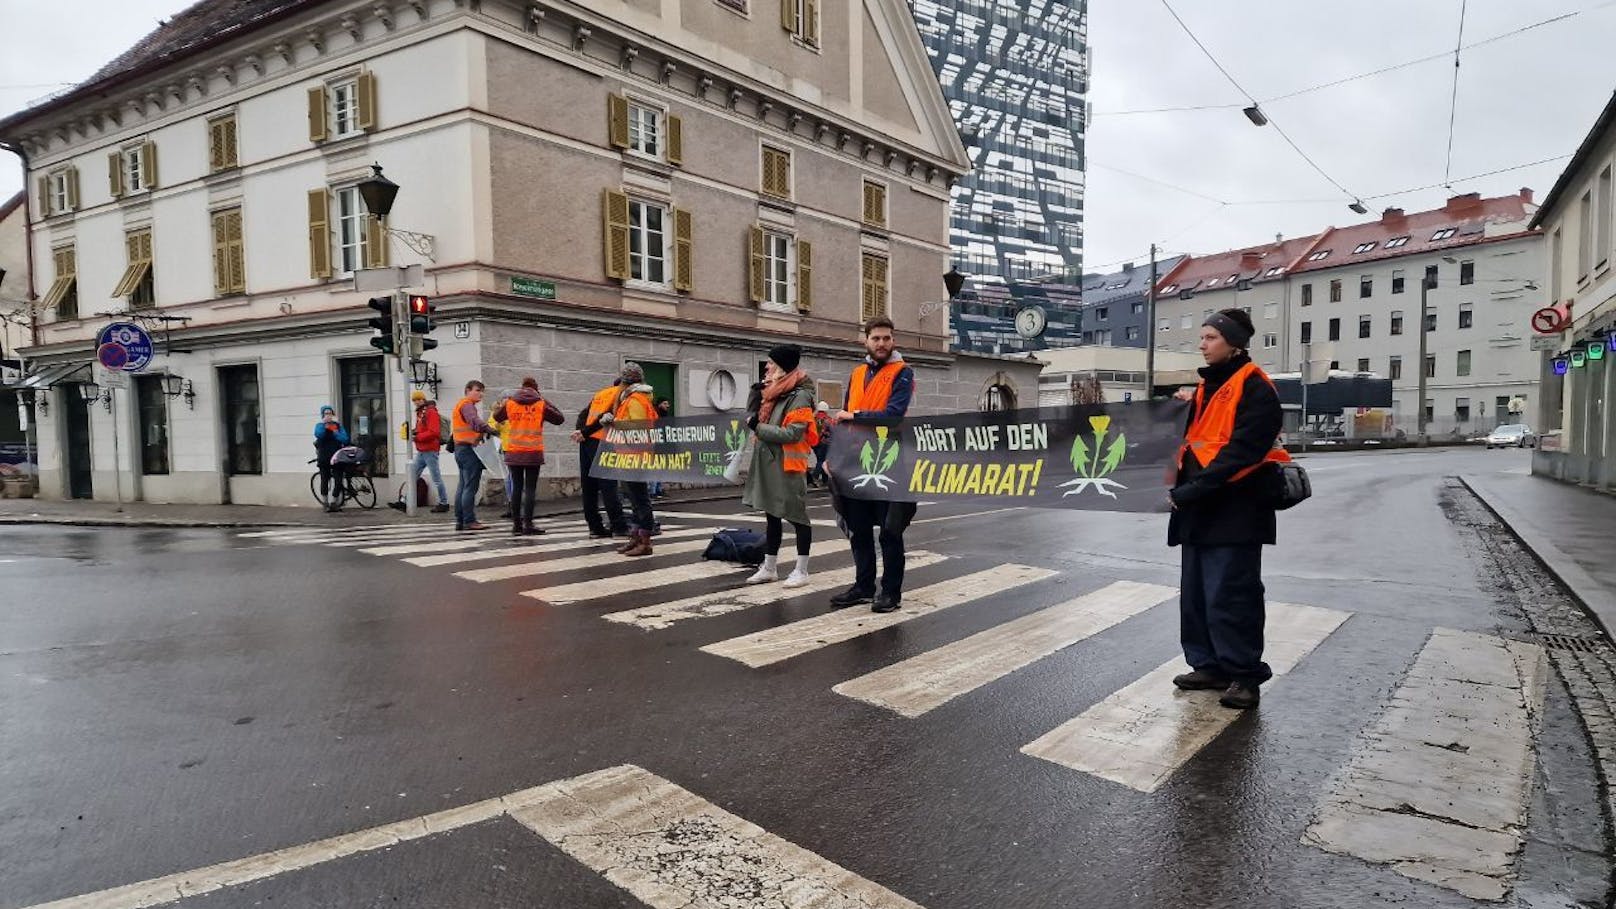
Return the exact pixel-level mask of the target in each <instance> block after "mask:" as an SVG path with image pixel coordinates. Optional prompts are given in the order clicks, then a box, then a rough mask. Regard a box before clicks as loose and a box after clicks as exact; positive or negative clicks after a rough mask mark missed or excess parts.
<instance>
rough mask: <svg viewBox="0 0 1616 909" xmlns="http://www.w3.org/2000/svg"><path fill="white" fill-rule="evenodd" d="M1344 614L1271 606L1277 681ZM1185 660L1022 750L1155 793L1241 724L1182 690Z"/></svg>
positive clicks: (1270, 654)
mask: <svg viewBox="0 0 1616 909" xmlns="http://www.w3.org/2000/svg"><path fill="white" fill-rule="evenodd" d="M1348 615H1349V614H1348V613H1345V612H1337V611H1336V610H1333V609H1320V608H1318V607H1316V606H1292V605H1288V604H1285V603H1269V604H1268V624H1267V628H1266V629H1265V632H1266V635H1265V637H1266V641H1265V645H1264V648H1263V658H1264V659H1265V660H1267V661H1268V665H1269V666H1270V667H1271V668H1272V669H1273V670H1274V675H1275V676H1276V677H1277V676H1281V675H1284V674H1285V673H1287V672H1289V671H1290V670H1291V669H1292V668H1294V667H1295V666H1296V664H1297V663H1298V662H1300V661H1301V659H1302V658H1303V657H1305V656H1307V655H1308V654H1309V653H1311V652H1312V651H1313V648H1315V647H1317V646H1318V645H1319V644H1320V643H1322V642H1323V641H1324V639H1325V638H1327V637H1329V636H1330V634H1331V633H1332V632H1334V631H1335V630H1336V629H1337V628H1339V627H1341V623H1342V622H1345V621H1346V620H1347V618H1348ZM1184 671H1187V667H1185V666H1184V665H1183V661H1182V660H1172V661H1170V662H1167V663H1164V664H1162V665H1161V666H1160V667H1158V668H1156V669H1154V670H1152V671H1151V672H1150V673H1148V674H1147V675H1145V676H1144V677H1143V678H1141V679H1139V680H1138V681H1137V682H1134V683H1133V684H1131V685H1129V686H1128V687H1126V688H1123V689H1122V690H1121V691H1118V692H1116V693H1115V694H1113V695H1111V696H1110V697H1108V698H1106V699H1105V700H1103V701H1101V702H1100V703H1098V704H1095V705H1094V706H1093V707H1090V708H1089V709H1087V710H1085V711H1083V713H1082V714H1080V715H1078V716H1076V717H1074V718H1072V719H1071V720H1068V721H1067V722H1065V723H1062V724H1061V725H1060V726H1058V727H1056V728H1055V729H1053V730H1051V731H1050V732H1049V733H1047V734H1045V735H1043V736H1042V737H1040V738H1038V739H1037V740H1036V741H1034V742H1032V743H1031V744H1028V745H1026V746H1025V747H1023V748H1022V749H1021V752H1022V753H1023V754H1027V755H1031V756H1032V757H1036V758H1042V759H1044V760H1046V761H1052V762H1054V763H1056V764H1061V765H1063V766H1066V767H1070V768H1072V769H1073V770H1081V771H1083V772H1084V773H1091V774H1093V775H1095V776H1097V777H1100V778H1102V779H1107V780H1111V781H1112V782H1115V783H1121V784H1122V785H1124V786H1127V787H1128V788H1130V789H1137V790H1139V791H1140V792H1155V791H1156V789H1157V788H1159V787H1160V786H1161V785H1162V784H1163V783H1165V782H1167V780H1168V778H1169V777H1171V776H1172V775H1173V773H1174V771H1176V770H1177V769H1178V768H1179V767H1181V766H1183V765H1184V763H1185V762H1187V761H1188V760H1189V759H1190V758H1192V757H1194V756H1195V755H1196V754H1197V753H1199V752H1200V750H1201V749H1202V748H1204V747H1206V745H1207V744H1208V743H1209V742H1211V741H1212V740H1213V739H1215V738H1217V737H1218V734H1219V733H1221V732H1223V730H1224V729H1226V728H1228V727H1229V725H1230V724H1231V723H1233V722H1234V721H1235V720H1236V719H1238V718H1239V717H1240V715H1241V711H1238V710H1230V709H1228V708H1226V707H1223V706H1220V705H1219V704H1218V695H1220V694H1222V692H1219V691H1179V690H1178V689H1176V688H1174V687H1173V676H1174V675H1177V674H1178V673H1180V672H1184Z"/></svg>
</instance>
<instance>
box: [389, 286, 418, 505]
mask: <svg viewBox="0 0 1616 909" xmlns="http://www.w3.org/2000/svg"><path fill="white" fill-rule="evenodd" d="M409 301H410V296H409V294H407V293H405V292H404V288H403V287H400V288H399V289H398V291H397V292H396V293H394V294H393V325H394V326H395V331H396V332H397V338H398V340H397V341H396V342H395V343H396V346H395V347H394V353H393V358H394V360H395V361H396V362H397V363H398V384H399V387H400V388H402V389H403V390H404V410H403V411H402V413H403V414H404V459H405V460H404V464H405V466H404V514H405V515H406V516H408V517H412V518H413V517H415V512H416V509H417V508H418V507H420V504H421V503H420V502H418V501H416V498H415V480H414V478H412V477H411V476H410V474H411V473H413V472H414V469H415V403H414V402H413V401H411V400H410V371H409V369H408V367H407V366H406V365H405V361H406V360H408V359H409V356H410V305H409Z"/></svg>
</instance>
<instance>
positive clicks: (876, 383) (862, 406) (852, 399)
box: [847, 360, 914, 413]
mask: <svg viewBox="0 0 1616 909" xmlns="http://www.w3.org/2000/svg"><path fill="white" fill-rule="evenodd" d="M889 366H890V367H892V368H891V369H888V368H887V367H889ZM901 372H903V361H901V360H898V361H893V360H888V361H887V362H885V363H883V364H881V367H880V368H879V369H877V370H875V374H874V375H871V374H870V364H868V363H860V364H859V365H857V366H855V367H853V378H852V380H851V381H849V382H848V384H847V409H848V410H850V411H852V412H853V413H858V412H859V411H861V410H886V409H887V400H888V399H889V398H891V397H892V383H893V382H896V381H897V380H898V373H901ZM913 403H914V399H913V398H911V399H910V404H911V405H913Z"/></svg>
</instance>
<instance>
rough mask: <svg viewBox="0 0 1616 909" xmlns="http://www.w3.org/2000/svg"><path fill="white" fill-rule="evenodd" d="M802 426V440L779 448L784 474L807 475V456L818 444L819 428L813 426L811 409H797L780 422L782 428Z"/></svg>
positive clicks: (812, 410)
mask: <svg viewBox="0 0 1616 909" xmlns="http://www.w3.org/2000/svg"><path fill="white" fill-rule="evenodd" d="M797 424H802V425H803V426H804V427H806V428H805V429H804V430H803V432H802V438H800V439H798V440H797V441H795V442H787V443H785V444H784V445H782V446H780V447H781V449H782V450H783V452H784V454H785V462H784V463H785V470H786V473H807V472H808V455H809V454H810V453H811V452H812V451H813V448H814V446H815V445H818V444H819V428H818V427H817V426H815V425H814V409H813V408H812V407H799V408H797V409H796V410H793V411H791V412H789V413H787V414H786V418H785V420H783V421H781V423H780V425H781V426H783V427H787V426H795V425H797Z"/></svg>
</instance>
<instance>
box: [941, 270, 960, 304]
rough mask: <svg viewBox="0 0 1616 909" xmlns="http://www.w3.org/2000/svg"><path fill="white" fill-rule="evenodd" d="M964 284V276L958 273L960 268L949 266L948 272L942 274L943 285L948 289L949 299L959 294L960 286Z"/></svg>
mask: <svg viewBox="0 0 1616 909" xmlns="http://www.w3.org/2000/svg"><path fill="white" fill-rule="evenodd" d="M964 286H965V276H964V275H962V274H960V270H959V269H958V268H955V267H950V268H949V269H948V274H945V275H943V287H944V288H945V289H946V290H947V291H948V298H949V299H950V300H952V299H954V298H955V297H957V296H959V292H960V288H962V287H964Z"/></svg>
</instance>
